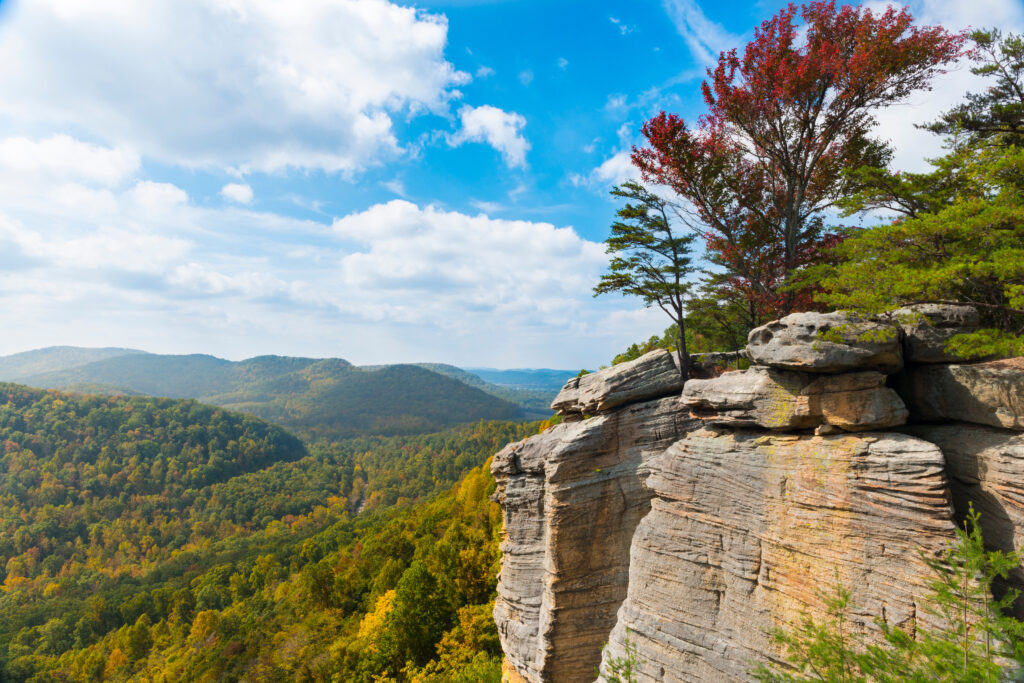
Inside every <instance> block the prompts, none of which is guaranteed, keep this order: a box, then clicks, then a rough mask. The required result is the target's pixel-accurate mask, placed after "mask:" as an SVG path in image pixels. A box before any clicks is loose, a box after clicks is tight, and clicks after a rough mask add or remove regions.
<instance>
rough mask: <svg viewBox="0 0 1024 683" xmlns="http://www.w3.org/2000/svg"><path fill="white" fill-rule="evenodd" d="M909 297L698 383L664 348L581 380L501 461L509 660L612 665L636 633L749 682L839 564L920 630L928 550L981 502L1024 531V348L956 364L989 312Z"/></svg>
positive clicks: (809, 319) (989, 527) (645, 641)
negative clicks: (778, 634)
mask: <svg viewBox="0 0 1024 683" xmlns="http://www.w3.org/2000/svg"><path fill="white" fill-rule="evenodd" d="M897 313H900V314H901V316H902V317H901V316H894V320H896V321H899V320H902V326H900V323H899V322H878V321H861V320H852V319H848V318H845V317H843V316H841V315H839V314H827V315H824V314H798V315H792V316H788V317H787V318H783V319H782V320H780V321H776V322H773V323H771V324H769V325H767V326H765V327H763V328H759V329H757V330H754V331H753V332H752V333H751V335H750V342H749V344H748V347H747V349H746V356H747V357H748V358H750V359H751V361H752V362H753V365H752V367H751V368H750V369H749V370H745V371H737V372H729V373H726V374H723V375H721V376H719V377H714V378H709V379H703V380H690V381H689V382H687V383H686V385H685V387H684V386H683V385H682V383H681V382H679V379H678V374H677V372H676V367H675V365H674V361H673V357H672V355H671V354H669V353H667V352H664V351H655V352H652V353H650V354H648V355H647V356H644V357H643V358H640V359H638V360H636V361H633V362H631V363H627V364H622V365H619V366H615V367H612V368H608V369H607V370H603V371H601V372H599V373H594V374H592V375H585V376H583V377H581V378H577V379H575V380H572V381H570V382H569V383H568V384H567V385H566V387H565V388H564V389H563V391H562V393H561V394H559V396H558V398H557V399H556V400H555V403H554V404H553V408H555V409H556V410H557V411H558V412H559V413H561V414H562V415H563V416H564V417H565V420H566V421H565V422H564V423H562V424H560V425H557V426H555V427H553V428H551V429H549V430H547V431H546V432H544V433H542V434H539V435H537V436H534V437H531V438H529V439H526V440H525V441H522V442H519V443H515V444H510V445H509V446H508V447H506V448H505V449H504V450H502V451H501V452H500V453H499V454H498V455H497V456H495V458H494V462H493V465H492V471H493V472H494V475H495V477H496V479H497V483H498V489H497V493H496V499H497V500H498V502H499V503H500V504H501V505H502V509H503V512H504V518H505V534H506V536H505V541H504V542H503V544H502V551H503V560H502V569H501V574H500V576H499V585H498V600H497V603H496V606H495V619H496V621H497V624H498V629H499V634H500V637H501V641H502V645H503V648H504V650H505V653H506V656H507V659H506V679H507V680H510V681H516V680H525V681H530V682H534V683H539V682H540V681H553V682H556V683H563V682H565V683H573V682H574V681H591V680H594V679H595V677H597V675H598V668H599V666H601V661H602V651H603V650H604V656H605V658H606V662H605V666H606V665H607V659H608V658H611V657H621V656H623V655H624V654H625V646H626V643H627V641H628V642H629V643H631V644H632V645H633V646H635V648H636V652H637V656H638V659H639V671H638V672H637V680H639V681H645V682H651V681H742V680H748V679H749V672H750V670H751V669H752V667H753V666H755V665H757V664H758V663H762V662H768V661H772V660H779V659H780V652H779V651H778V649H777V646H776V645H775V643H773V641H772V639H771V634H772V631H773V630H774V629H778V628H784V629H785V628H791V627H792V626H794V625H795V624H796V623H797V622H798V621H799V619H800V618H801V616H802V615H804V614H811V615H812V616H819V617H820V616H821V615H822V610H823V608H824V605H823V602H822V591H823V590H824V591H827V590H828V589H829V588H830V587H832V586H834V585H835V583H836V581H837V580H838V581H840V582H841V583H842V584H843V585H845V586H848V587H853V588H855V589H856V593H855V603H856V606H857V611H856V613H855V614H854V618H853V624H852V627H853V628H855V629H857V630H859V631H862V632H865V633H869V634H870V633H872V632H874V631H877V627H876V626H875V625H874V624H873V622H872V619H873V618H874V617H875V616H876V615H882V616H883V618H885V619H886V620H887V621H889V623H895V624H899V625H901V626H902V627H904V628H906V629H909V630H910V631H911V632H912V631H913V629H914V628H915V626H916V624H917V623H919V622H918V620H921V619H926V618H928V617H927V616H926V615H925V613H924V612H923V610H920V609H919V604H920V596H921V595H922V594H923V593H924V592H925V591H924V587H923V584H924V580H925V573H926V572H925V570H924V566H923V562H922V561H921V559H920V551H922V550H923V551H924V552H926V553H930V552H935V551H937V550H938V549H940V548H942V547H943V546H944V545H945V544H946V543H948V542H949V540H950V539H951V538H952V536H953V530H954V525H955V523H956V520H957V518H958V517H959V516H962V514H963V512H964V510H965V509H966V505H967V504H968V502H973V504H974V505H975V507H976V508H977V509H979V510H980V511H981V512H982V515H983V517H982V520H983V524H984V531H985V535H986V539H987V540H988V541H989V542H991V543H992V544H993V546H995V547H999V548H1001V549H1004V550H1009V549H1013V548H1019V547H1021V545H1024V478H1022V477H1021V474H1022V471H1024V434H1021V433H1020V432H1018V431H1014V430H1022V429H1024V361H1021V359H1014V360H1011V361H999V362H994V363H981V364H955V363H954V362H955V361H957V360H958V359H957V358H955V357H953V356H950V355H949V354H948V353H946V352H945V350H944V343H945V341H946V340H947V339H948V338H949V337H950V336H951V335H952V334H955V333H956V332H957V331H958V330H960V329H972V326H976V325H977V316H976V315H974V314H973V312H972V311H971V310H970V309H966V308H964V307H944V308H943V307H924V308H919V309H917V310H916V311H903V312H897ZM905 359H908V360H905ZM909 359H912V360H913V362H910V360H909ZM705 375H706V373H705ZM702 376H703V375H702ZM1015 580H1016V581H1017V582H1019V583H1021V584H1022V585H1024V572H1021V573H1020V575H1019V576H1018V577H1015ZM606 643H607V648H605V647H604V646H605V644H606Z"/></svg>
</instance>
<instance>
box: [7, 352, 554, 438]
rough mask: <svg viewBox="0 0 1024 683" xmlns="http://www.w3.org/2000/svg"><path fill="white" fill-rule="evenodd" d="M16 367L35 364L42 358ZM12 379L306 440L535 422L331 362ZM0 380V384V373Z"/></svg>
mask: <svg viewBox="0 0 1024 683" xmlns="http://www.w3.org/2000/svg"><path fill="white" fill-rule="evenodd" d="M21 355H23V356H25V354H21ZM51 355H52V354H51ZM59 358H66V359H69V361H73V360H74V358H75V356H74V354H71V353H67V352H65V353H64V354H63V355H62V356H59V357H53V358H50V360H49V365H50V366H51V367H53V366H54V365H56V360H59ZM2 360H4V359H0V361H2ZM24 360H35V365H38V364H39V363H40V362H41V361H42V360H43V358H37V359H32V358H31V357H27V358H26V359H24ZM31 365H32V364H31V363H23V364H22V366H21V367H22V368H24V367H26V366H31ZM10 366H11V367H12V368H13V367H14V364H13V363H12V364H10ZM14 370H18V368H14ZM11 371H12V370H8V372H11ZM20 372H21V373H22V374H21V375H20V377H19V381H20V382H22V383H24V384H28V385H31V386H36V387H42V388H47V389H61V390H68V391H78V392H82V393H107V394H117V393H122V394H133V393H138V394H145V395H149V396H164V397H169V398H194V399H198V400H200V401H203V402H204V403H211V404H213V405H218V406H222V407H225V408H230V409H232V410H238V411H241V412H246V413H250V414H252V415H256V416H258V417H261V418H263V419H266V420H269V421H272V422H276V423H278V424H281V425H284V426H286V427H289V428H291V429H294V430H296V431H298V432H299V433H301V434H302V435H304V436H307V437H309V438H320V437H322V438H327V439H338V438H344V437H348V436H355V435H358V434H370V433H372V434H411V433H419V432H428V431H436V430H438V429H443V428H445V427H448V426H452V425H456V424H461V423H466V422H475V421H477V420H512V419H522V418H528V417H535V416H537V414H538V412H539V411H538V410H526V409H524V408H523V407H521V406H518V405H516V404H514V403H513V402H511V401H509V400H507V399H505V398H502V397H499V396H495V395H493V394H492V393H488V392H487V391H484V390H483V389H482V388H480V387H479V386H471V385H469V384H467V383H465V382H463V381H460V380H459V379H457V378H455V377H450V376H446V375H444V374H441V373H438V372H434V371H432V370H428V369H426V368H423V367H419V366H415V365H389V366H380V367H379V368H375V369H365V368H358V367H355V366H353V365H352V364H350V363H348V362H347V361H344V360H341V359H337V358H331V359H313V358H291V357H283V356H259V357H256V358H250V359H248V360H244V361H240V362H233V361H228V360H224V359H221V358H216V357H214V356H208V355H182V356H175V355H156V354H147V353H141V352H128V353H124V354H122V355H111V356H109V357H105V358H102V359H100V360H95V361H93V362H87V363H85V364H80V365H74V366H69V367H63V368H60V369H54V370H50V371H48V372H41V373H37V374H30V375H26V374H23V373H24V370H21V371H20ZM460 372H461V371H460ZM0 379H7V377H6V376H5V375H4V374H2V373H0ZM481 383H482V382H481Z"/></svg>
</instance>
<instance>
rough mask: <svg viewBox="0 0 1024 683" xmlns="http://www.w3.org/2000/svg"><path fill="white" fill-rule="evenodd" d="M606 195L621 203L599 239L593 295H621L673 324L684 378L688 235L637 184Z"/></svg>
mask: <svg viewBox="0 0 1024 683" xmlns="http://www.w3.org/2000/svg"><path fill="white" fill-rule="evenodd" d="M612 194H613V195H614V196H616V197H620V198H622V199H625V200H626V205H625V206H624V207H622V208H621V209H619V211H618V212H617V215H618V216H619V218H620V219H621V220H618V221H616V222H614V223H612V234H611V236H609V237H608V239H606V240H605V245H606V246H607V252H608V253H609V254H611V255H612V260H611V263H610V264H609V266H608V272H607V273H605V274H604V275H602V276H601V280H600V282H598V284H597V286H596V287H594V296H598V295H600V294H608V293H611V292H621V293H622V294H628V295H631V296H638V297H640V298H641V299H643V300H644V303H645V304H646V305H647V306H657V307H658V308H660V309H661V310H662V311H664V312H665V314H666V315H668V316H669V317H670V318H671V319H672V322H674V323H675V324H676V330H677V332H678V339H677V340H676V354H677V356H678V358H679V373H680V374H681V375H682V378H683V380H687V379H689V377H690V355H689V354H688V353H687V351H686V321H685V315H686V298H687V295H688V293H689V290H690V282H689V280H688V277H689V276H690V274H691V273H693V271H694V267H693V265H692V259H691V249H692V244H693V241H694V236H693V235H689V234H685V233H680V231H678V230H676V229H675V228H674V227H673V225H672V222H671V221H670V220H669V215H668V209H667V202H666V201H665V200H664V199H662V198H661V197H659V196H658V195H656V194H654V193H653V192H650V191H649V190H647V189H646V188H645V187H643V186H642V185H640V184H639V183H636V182H633V181H628V182H625V183H623V184H622V185H619V186H616V187H615V188H614V189H613V190H612Z"/></svg>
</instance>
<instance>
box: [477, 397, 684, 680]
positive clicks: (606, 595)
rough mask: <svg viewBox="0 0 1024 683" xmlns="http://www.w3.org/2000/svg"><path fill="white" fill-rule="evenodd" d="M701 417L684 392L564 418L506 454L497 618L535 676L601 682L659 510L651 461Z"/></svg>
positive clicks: (501, 469) (509, 646)
mask: <svg viewBox="0 0 1024 683" xmlns="http://www.w3.org/2000/svg"><path fill="white" fill-rule="evenodd" d="M695 422H696V421H694V420H691V419H690V418H688V417H687V416H686V415H685V413H683V412H681V411H680V410H679V407H678V399H677V398H676V396H675V395H674V394H673V395H672V396H670V397H668V398H662V399H656V400H652V401H647V402H643V403H637V404H633V405H631V406H628V407H624V408H622V409H620V410H617V411H615V412H612V413H608V414H605V415H599V416H597V417H593V418H590V419H588V420H585V421H579V422H565V423H562V424H559V425H556V426H554V427H552V428H550V429H548V430H547V431H545V432H543V433H541V434H539V435H537V436H534V437H531V438H529V439H526V440H524V441H520V442H518V443H514V444H510V445H509V446H507V447H506V448H505V449H503V450H502V451H501V452H500V453H498V454H497V455H496V456H495V457H494V460H493V462H492V464H491V471H492V472H493V473H494V476H495V479H496V480H497V484H498V487H497V491H496V493H495V499H496V500H497V501H498V502H499V503H500V504H501V506H502V510H503V512H504V521H505V539H504V541H503V542H502V544H501V549H502V554H503V555H502V567H501V574H500V576H499V580H498V599H497V601H496V603H495V609H494V615H495V619H496V621H497V623H498V632H499V636H500V638H501V643H502V647H503V649H504V651H505V653H506V655H507V658H508V661H509V662H510V663H511V664H512V666H513V667H514V668H515V669H516V670H517V671H518V672H519V673H520V675H521V676H523V677H524V678H525V679H526V680H529V681H541V680H544V681H581V680H592V679H593V677H594V671H595V670H596V668H597V666H598V664H599V662H600V653H601V646H602V645H603V643H604V642H605V641H607V639H608V633H609V632H610V631H611V628H612V626H613V625H614V624H615V618H616V611H617V610H618V608H619V605H620V604H621V602H622V600H623V598H625V595H626V584H627V581H628V576H629V545H630V541H631V539H632V537H633V531H634V530H635V529H636V525H637V524H638V523H639V522H640V519H641V518H642V517H643V516H644V515H645V514H647V512H648V510H649V509H650V493H649V492H648V491H647V490H646V489H645V488H644V487H643V483H642V482H643V479H644V478H645V477H646V475H647V463H648V461H649V460H650V459H651V458H652V457H654V456H655V455H657V454H659V453H661V452H663V451H664V450H665V449H666V448H667V447H668V446H669V445H671V444H672V443H673V442H675V441H677V440H678V439H679V438H681V437H682V436H683V435H684V434H685V433H686V432H687V431H689V430H690V429H691V428H692V427H693V423H695Z"/></svg>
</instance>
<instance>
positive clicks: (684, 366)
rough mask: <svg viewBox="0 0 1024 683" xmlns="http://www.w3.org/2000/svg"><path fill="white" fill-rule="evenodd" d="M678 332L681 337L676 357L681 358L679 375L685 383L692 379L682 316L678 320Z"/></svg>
mask: <svg viewBox="0 0 1024 683" xmlns="http://www.w3.org/2000/svg"><path fill="white" fill-rule="evenodd" d="M676 332H677V333H678V335H679V339H678V343H677V344H676V355H677V356H678V358H679V375H680V376H681V377H682V378H683V381H684V382H685V381H687V380H688V379H690V354H689V352H687V350H686V328H685V323H684V322H683V318H682V316H680V317H679V318H677V319H676Z"/></svg>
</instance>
